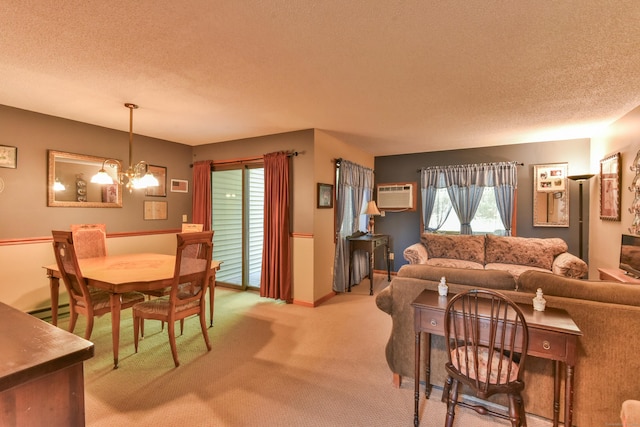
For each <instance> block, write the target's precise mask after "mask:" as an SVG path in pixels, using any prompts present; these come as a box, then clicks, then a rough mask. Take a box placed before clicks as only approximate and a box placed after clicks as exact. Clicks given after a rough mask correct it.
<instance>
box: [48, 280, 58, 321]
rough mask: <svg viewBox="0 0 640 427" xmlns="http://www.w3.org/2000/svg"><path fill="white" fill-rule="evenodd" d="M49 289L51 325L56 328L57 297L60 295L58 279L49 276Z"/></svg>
mask: <svg viewBox="0 0 640 427" xmlns="http://www.w3.org/2000/svg"><path fill="white" fill-rule="evenodd" d="M49 288H50V290H51V324H52V325H53V326H58V296H59V294H60V279H58V278H57V277H54V276H53V274H50V275H49Z"/></svg>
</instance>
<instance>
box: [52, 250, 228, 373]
mask: <svg viewBox="0 0 640 427" xmlns="http://www.w3.org/2000/svg"><path fill="white" fill-rule="evenodd" d="M175 262H176V257H175V255H165V254H155V253H139V254H125V255H110V256H106V257H100V258H85V259H79V260H78V264H79V266H80V270H81V271H82V275H83V276H84V278H85V280H86V282H87V285H88V286H92V287H94V288H98V289H102V290H104V291H107V292H109V293H110V294H111V296H110V302H111V332H112V335H113V365H114V368H117V367H118V349H119V345H120V310H121V294H123V293H125V292H130V291H138V292H144V291H150V290H157V289H163V288H166V287H169V286H171V284H172V282H173V273H174V268H175ZM220 264H221V262H220V261H215V260H214V261H211V276H210V277H211V278H210V281H209V304H210V305H209V316H210V326H213V306H214V305H213V300H214V292H215V278H216V271H218V270H219V269H220ZM44 268H45V269H46V270H47V276H48V277H49V286H50V288H51V322H52V323H53V324H54V325H57V323H58V300H59V299H58V295H59V288H60V277H61V276H60V272H59V270H58V265H57V264H52V265H47V266H45V267H44Z"/></svg>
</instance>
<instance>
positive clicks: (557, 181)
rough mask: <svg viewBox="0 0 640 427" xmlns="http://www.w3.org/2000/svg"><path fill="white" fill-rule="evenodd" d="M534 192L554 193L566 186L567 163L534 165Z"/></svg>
mask: <svg viewBox="0 0 640 427" xmlns="http://www.w3.org/2000/svg"><path fill="white" fill-rule="evenodd" d="M535 166H536V168H535V174H536V175H535V177H534V178H535V181H536V191H542V192H546V193H556V192H558V191H564V189H565V187H566V185H567V163H556V164H550V165H535Z"/></svg>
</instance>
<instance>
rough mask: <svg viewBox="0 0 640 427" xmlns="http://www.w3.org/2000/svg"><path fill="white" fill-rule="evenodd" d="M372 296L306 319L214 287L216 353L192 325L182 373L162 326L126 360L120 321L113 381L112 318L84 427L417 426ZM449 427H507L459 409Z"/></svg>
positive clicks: (296, 310)
mask: <svg viewBox="0 0 640 427" xmlns="http://www.w3.org/2000/svg"><path fill="white" fill-rule="evenodd" d="M378 277H380V279H378ZM376 279H377V280H376V282H375V284H376V286H375V288H376V293H377V291H379V290H380V289H382V287H384V286H387V284H388V283H387V281H386V279H383V278H382V275H379V276H377V277H376ZM368 290H369V283H368V281H367V280H366V279H365V281H364V282H363V283H361V284H360V285H358V286H356V287H355V288H353V292H352V293H350V294H341V295H337V296H335V297H334V298H332V299H330V300H329V301H328V302H326V303H325V304H322V305H321V306H320V307H317V308H313V309H312V308H307V307H301V306H297V305H287V304H283V303H279V302H276V301H273V300H268V299H264V298H260V297H259V296H258V295H257V294H256V293H254V292H237V291H232V290H227V289H224V288H220V287H218V288H217V289H216V300H215V316H214V317H215V324H214V326H213V328H210V329H209V336H210V338H211V342H212V345H213V350H212V351H211V352H207V351H206V347H205V344H204V341H203V338H202V335H201V333H200V328H199V324H198V321H197V319H196V318H191V319H188V320H187V321H186V323H185V333H184V335H183V336H181V337H179V338H178V354H179V357H180V361H181V366H180V367H179V368H175V367H174V365H173V359H172V357H171V352H170V349H169V343H168V339H167V335H166V330H165V331H164V332H163V331H161V330H160V324H159V322H153V321H147V322H146V323H145V331H146V334H147V336H146V337H145V339H144V340H142V341H141V342H140V348H139V352H138V353H137V354H136V353H134V349H133V328H132V321H131V313H130V310H127V311H125V312H124V313H123V318H122V324H121V325H122V327H121V345H120V365H119V368H118V369H116V370H114V369H113V365H112V352H111V323H110V321H111V319H110V316H108V315H107V316H104V317H101V318H99V319H96V325H95V329H94V332H93V336H92V341H93V342H94V343H95V346H96V347H95V352H96V355H95V357H94V358H92V359H90V360H89V361H87V362H86V363H85V384H86V389H85V396H86V400H85V404H86V420H87V425H88V426H91V427H103V426H104V427H112V426H139V427H141V426H154V427H155V426H179V425H183V426H297V427H304V426H409V425H413V383H412V382H411V381H407V382H405V383H404V384H403V386H402V387H401V388H400V389H396V388H394V387H393V386H392V384H391V371H390V370H389V367H388V366H387V364H386V361H385V357H384V348H385V344H386V342H387V339H388V337H389V332H390V330H391V319H390V317H389V316H388V315H386V314H385V313H383V312H382V311H380V310H378V308H377V307H376V306H375V300H374V298H375V296H373V297H372V296H369V295H368ZM67 321H68V319H61V321H60V326H61V327H64V328H66V325H67ZM78 323H79V325H78V326H77V327H76V331H75V333H76V334H78V335H82V333H83V328H84V319H80V320H79V322H78ZM444 414H445V405H444V404H443V403H441V402H440V391H439V390H435V391H434V393H433V395H432V398H431V399H430V400H425V399H424V398H422V399H421V401H420V418H421V426H442V425H444ZM527 421H528V425H529V427H548V426H550V425H551V423H550V422H549V421H548V420H543V419H539V418H537V417H528V418H527ZM455 424H456V426H460V427H484V426H507V425H509V423H507V422H505V421H502V420H497V419H494V418H490V417H483V416H480V415H477V414H476V413H475V412H473V411H469V410H466V409H464V408H460V409H458V410H457V416H456V423H455Z"/></svg>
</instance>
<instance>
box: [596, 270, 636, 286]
mask: <svg viewBox="0 0 640 427" xmlns="http://www.w3.org/2000/svg"><path fill="white" fill-rule="evenodd" d="M598 275H599V276H600V280H608V281H611V282H620V283H628V284H631V285H640V279H636V278H635V277H633V276H629V275H628V274H625V272H624V271H622V270H620V269H619V268H599V269H598Z"/></svg>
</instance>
